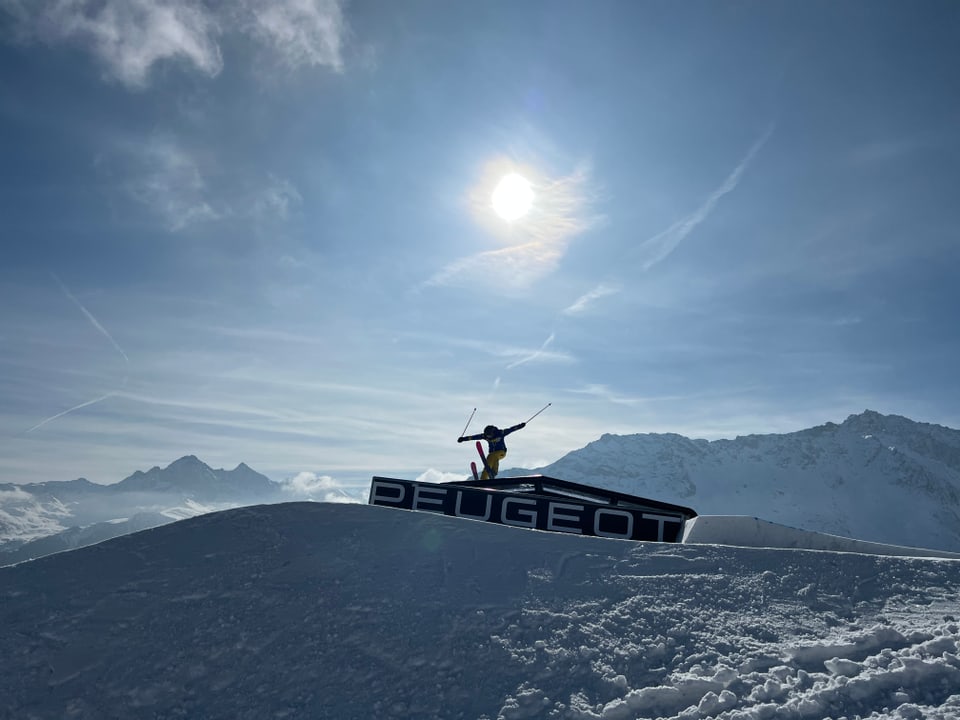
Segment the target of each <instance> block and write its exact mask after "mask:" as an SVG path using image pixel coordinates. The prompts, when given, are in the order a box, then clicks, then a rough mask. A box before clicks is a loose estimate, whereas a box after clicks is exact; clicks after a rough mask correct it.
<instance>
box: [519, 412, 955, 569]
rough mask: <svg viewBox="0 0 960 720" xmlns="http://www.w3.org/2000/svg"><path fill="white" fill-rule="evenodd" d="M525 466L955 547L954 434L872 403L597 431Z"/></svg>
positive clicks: (707, 508) (841, 531)
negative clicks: (750, 423) (697, 430)
mask: <svg viewBox="0 0 960 720" xmlns="http://www.w3.org/2000/svg"><path fill="white" fill-rule="evenodd" d="M529 472H531V471H529V470H511V471H509V472H506V473H504V474H505V475H523V474H527V473H529ZM532 472H537V473H541V474H544V475H548V476H551V477H556V478H561V479H564V480H571V481H574V482H583V483H587V484H592V485H595V486H600V487H606V488H609V489H613V490H620V491H624V492H629V493H633V494H636V495H642V496H645V497H651V498H655V499H658V500H664V501H667V502H675V503H679V504H683V505H688V506H691V507H693V508H694V509H695V510H697V512H699V513H700V514H703V515H750V516H754V517H759V518H763V519H766V520H771V521H774V522H777V523H781V524H784V525H790V526H793V527H798V528H803V529H805V530H814V531H818V532H826V533H831V534H835V535H843V536H846V537H852V538H857V539H861V540H871V541H875V542H883V543H890V544H894V545H908V546H913V547H925V548H933V549H939V550H950V551H957V550H960V431H957V430H953V429H951V428H947V427H943V426H941V425H933V424H929V423H922V422H916V421H913V420H910V419H908V418H905V417H901V416H898V415H882V414H880V413H878V412H875V411H872V410H866V411H864V412H863V413H861V414H859V415H851V416H849V417H848V418H847V419H846V420H845V421H844V422H842V423H840V424H836V423H832V422H828V423H826V424H824V425H819V426H817V427H813V428H810V429H807V430H801V431H798V432H793V433H786V434H769V435H746V436H742V437H737V438H736V439H734V440H713V441H707V440H691V439H690V438H687V437H683V436H682V435H676V434H656V433H650V434H639V435H603V436H602V437H601V438H600V439H598V440H596V441H594V442H592V443H590V444H589V445H587V446H586V447H584V448H581V449H580V450H577V451H575V452H572V453H570V454H568V455H566V456H564V457H563V458H561V459H560V460H558V461H556V462H555V463H552V464H550V465H547V466H544V467H541V468H537V469H536V470H534V471H532Z"/></svg>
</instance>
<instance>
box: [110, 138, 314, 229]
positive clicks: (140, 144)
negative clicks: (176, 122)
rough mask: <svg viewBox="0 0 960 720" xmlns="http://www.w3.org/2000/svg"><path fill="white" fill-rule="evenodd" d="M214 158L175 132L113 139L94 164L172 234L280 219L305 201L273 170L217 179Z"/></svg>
mask: <svg viewBox="0 0 960 720" xmlns="http://www.w3.org/2000/svg"><path fill="white" fill-rule="evenodd" d="M213 162H214V161H212V160H211V159H210V154H209V152H207V151H198V150H195V149H194V148H192V147H190V146H189V145H188V144H187V143H185V142H184V141H183V140H182V139H180V138H178V137H177V136H175V135H173V134H170V133H154V134H152V135H149V136H147V137H145V138H126V139H123V140H118V141H116V143H115V144H114V146H113V148H112V152H109V153H105V154H104V155H102V156H100V158H99V159H98V166H99V168H100V169H101V171H102V172H103V173H104V174H105V175H106V176H107V177H109V179H110V180H111V181H112V182H114V183H116V184H117V186H118V187H119V189H120V192H122V193H124V194H125V195H127V196H128V197H130V198H132V199H133V200H135V201H136V202H138V203H140V204H141V205H143V206H145V207H147V208H149V209H150V210H151V211H152V212H153V213H154V214H155V215H156V216H157V217H158V218H159V219H160V220H161V221H162V223H163V225H164V226H165V227H166V228H167V229H168V230H169V231H171V232H180V231H183V230H185V229H187V228H190V227H193V226H196V225H200V224H202V223H206V222H212V221H219V220H225V219H229V218H245V219H248V220H252V221H255V222H258V223H264V222H270V221H281V222H282V221H286V220H288V219H289V218H290V216H291V214H292V213H294V212H295V210H296V208H298V207H299V206H300V205H301V204H302V202H303V197H302V196H301V194H300V191H299V190H298V189H297V187H296V186H295V185H294V184H293V183H292V182H290V181H289V180H287V179H285V178H282V177H279V176H277V175H274V174H273V173H267V174H266V175H265V177H252V178H251V177H242V176H241V177H231V178H230V179H229V180H227V181H223V180H219V181H218V180H216V178H217V173H216V168H215V167H211V165H212V164H213ZM211 177H213V178H214V182H210V180H209V178H211Z"/></svg>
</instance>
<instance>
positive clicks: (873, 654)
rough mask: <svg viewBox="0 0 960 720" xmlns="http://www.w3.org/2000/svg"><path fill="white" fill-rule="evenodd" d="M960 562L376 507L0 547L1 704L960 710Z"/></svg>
mask: <svg viewBox="0 0 960 720" xmlns="http://www.w3.org/2000/svg"><path fill="white" fill-rule="evenodd" d="M958 590H960V561H957V560H949V559H935V558H916V557H893V556H886V555H876V554H861V553H854V552H827V551H809V550H797V549H769V548H744V547H732V546H721V545H712V544H684V545H681V544H661V543H633V542H626V541H617V540H608V539H599V538H587V537H580V536H574V535H565V534H557V533H543V532H538V531H535V530H524V529H519V528H512V527H505V526H499V525H492V524H485V523H480V522H475V521H471V520H464V519H457V518H448V517H444V516H440V515H435V514H431V513H423V512H408V511H404V510H396V509H391V508H381V507H373V506H366V505H345V504H333V503H287V504H280V505H269V506H257V507H251V508H241V509H235V510H227V511H223V512H217V513H212V514H209V515H203V516H200V517H194V518H190V519H187V520H183V521H180V522H176V523H173V524H170V525H165V526H162V527H159V528H155V529H152V530H147V531H144V532H140V533H136V534H134V535H128V536H125V537H122V538H116V539H114V540H110V541H107V542H104V543H101V544H99V545H95V546H91V547H87V548H82V549H80V550H75V551H71V552H65V553H60V554H57V555H52V556H49V557H45V558H41V559H39V560H35V561H32V562H28V563H23V564H21V565H17V566H13V567H7V568H0V626H2V627H3V628H4V632H3V633H2V634H0V717H3V718H7V717H9V718H18V719H20V718H53V717H57V718H60V717H74V718H103V717H124V718H176V717H191V718H199V717H202V718H257V719H258V720H259V719H262V718H283V717H287V718H301V717H309V718H330V719H336V720H349V719H351V718H357V719H360V718H363V719H367V718H404V719H406V718H417V719H420V718H423V719H431V718H436V719H441V718H442V719H443V720H448V719H455V718H470V719H472V720H481V719H486V720H493V719H494V718H498V719H503V720H519V719H522V718H570V719H578V720H622V719H630V720H634V719H637V718H657V717H662V718H671V719H677V720H680V719H681V718H682V719H685V720H693V719H706V718H716V719H717V720H767V719H769V718H790V719H793V718H816V719H818V720H819V719H821V718H834V719H835V720H838V719H839V718H847V719H848V720H853V718H857V717H860V718H871V719H881V718H883V719H889V720H905V719H907V718H932V719H940V720H947V719H948V718H949V719H950V720H955V719H956V718H957V717H960V622H958V613H960V604H958V600H957V594H958Z"/></svg>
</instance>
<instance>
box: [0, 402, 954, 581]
mask: <svg viewBox="0 0 960 720" xmlns="http://www.w3.org/2000/svg"><path fill="white" fill-rule="evenodd" d="M526 472H531V471H529V470H526V471H524V470H518V469H513V470H507V471H505V472H504V473H503V474H504V475H519V474H524V473H526ZM533 472H539V473H543V474H545V475H550V476H552V477H557V478H561V479H564V480H572V481H574V482H582V483H586V484H590V485H594V486H599V487H607V488H611V489H614V490H621V491H624V492H628V493H632V494H637V495H643V496H646V497H651V498H654V499H657V500H664V501H667V502H675V503H678V504H681V505H688V506H691V507H693V508H694V509H696V510H697V511H698V512H699V513H701V514H708V515H750V516H755V517H759V518H763V519H766V520H771V521H774V522H777V523H781V524H785V525H790V526H793V527H798V528H803V529H806V530H815V531H819V532H827V533H833V534H837V535H843V536H847V537H854V538H858V539H862V540H871V541H875V542H881V543H888V544H894V545H907V546H913V547H925V548H934V549H940V550H950V551H960V431H957V430H952V429H950V428H946V427H941V426H939V425H931V424H927V423H920V422H915V421H912V420H909V419H907V418H904V417H900V416H897V415H881V414H879V413H876V412H873V411H870V410H867V411H865V412H863V413H861V414H859V415H851V416H850V417H849V418H847V419H846V421H844V422H843V423H841V424H835V423H832V422H828V423H826V424H825V425H821V426H818V427H815V428H811V429H808V430H802V431H799V432H795V433H788V434H783V435H748V436H745V437H738V438H736V439H735V440H715V441H706V440H692V439H690V438H686V437H683V436H681V435H675V434H640V435H604V436H602V437H601V438H600V439H598V440H596V441H595V442H592V443H590V444H589V445H587V446H586V447H584V448H582V449H580V450H577V451H575V452H572V453H570V454H568V455H566V456H564V457H563V458H561V459H560V460H558V461H557V462H555V463H553V464H551V465H547V466H545V467H542V468H537V469H536V470H534V471H533ZM370 474H371V476H372V475H375V474H377V469H376V468H371V470H370ZM303 485H304V484H303V483H296V482H294V481H290V482H287V483H277V482H273V481H271V480H270V479H268V478H267V477H265V476H264V475H261V474H260V473H257V472H255V471H254V470H252V469H250V468H249V467H248V466H247V465H245V464H243V463H241V464H240V465H238V466H237V467H236V468H235V469H233V470H222V469H221V470H214V469H213V468H211V467H210V466H208V465H206V464H205V463H203V462H201V461H200V460H199V459H197V458H196V457H194V456H192V455H191V456H186V457H183V458H180V459H179V460H177V461H176V462H173V463H171V464H170V465H168V466H167V467H165V468H159V467H154V468H152V469H150V470H148V471H146V472H139V471H138V472H135V473H134V474H133V475H131V476H130V477H128V478H126V479H125V480H123V481H121V482H119V483H117V484H115V485H97V484H94V483H91V482H88V481H87V480H84V479H82V478H81V479H78V480H71V481H67V482H46V483H37V484H33V485H0V565H2V564H5V563H9V562H14V561H16V560H22V559H27V558H30V557H39V556H40V555H41V554H46V553H48V552H54V551H59V550H64V549H69V548H74V547H78V546H80V545H83V544H89V543H90V542H96V541H99V540H102V539H104V538H107V537H115V536H117V535H122V534H125V533H127V532H133V531H135V530H139V529H143V528H144V527H147V526H148V523H153V524H156V522H161V521H166V520H175V519H180V518H183V517H189V516H192V515H196V514H200V513H203V512H209V511H211V510H215V509H224V508H227V507H237V506H240V505H250V504H258V503H273V502H282V501H286V500H290V499H303V498H306V497H308V496H307V495H305V494H304V493H303V492H302V491H303V490H304V489H305V488H304V487H303ZM164 518H166V520H164ZM155 521H156V522H155ZM51 536H55V537H51ZM13 550H16V551H17V553H16V555H15V556H14V555H11V554H10V551H13ZM14 558H15V559H14Z"/></svg>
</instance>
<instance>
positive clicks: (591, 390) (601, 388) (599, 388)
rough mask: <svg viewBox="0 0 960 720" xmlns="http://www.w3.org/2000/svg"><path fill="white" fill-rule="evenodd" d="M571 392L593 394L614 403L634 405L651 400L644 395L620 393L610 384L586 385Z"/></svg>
mask: <svg viewBox="0 0 960 720" xmlns="http://www.w3.org/2000/svg"><path fill="white" fill-rule="evenodd" d="M570 392H572V393H576V394H579V395H592V396H594V397H597V398H600V399H601V400H606V401H607V402H611V403H613V404H614V405H627V406H634V405H640V404H641V403H645V402H648V400H649V399H648V398H643V397H629V396H627V395H620V394H618V393H616V392H614V391H613V390H612V389H611V388H610V387H609V386H607V385H600V384H589V385H585V386H584V387H582V388H580V389H578V390H570Z"/></svg>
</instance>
